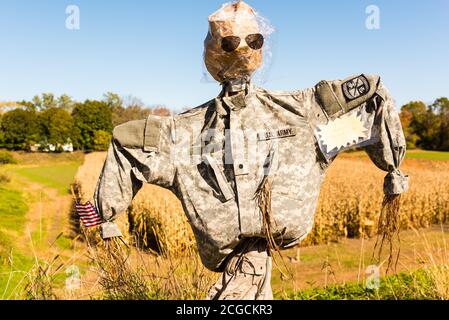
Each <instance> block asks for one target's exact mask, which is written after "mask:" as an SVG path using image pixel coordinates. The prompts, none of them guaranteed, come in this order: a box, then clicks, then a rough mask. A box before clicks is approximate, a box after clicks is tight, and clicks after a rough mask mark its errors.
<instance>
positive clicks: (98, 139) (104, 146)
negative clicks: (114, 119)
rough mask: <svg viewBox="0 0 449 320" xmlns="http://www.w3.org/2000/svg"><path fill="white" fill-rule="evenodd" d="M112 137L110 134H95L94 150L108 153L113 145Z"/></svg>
mask: <svg viewBox="0 0 449 320" xmlns="http://www.w3.org/2000/svg"><path fill="white" fill-rule="evenodd" d="M111 139H112V135H111V134H110V133H109V132H106V131H103V130H98V131H95V134H94V150H95V151H106V150H108V148H109V144H110V143H111Z"/></svg>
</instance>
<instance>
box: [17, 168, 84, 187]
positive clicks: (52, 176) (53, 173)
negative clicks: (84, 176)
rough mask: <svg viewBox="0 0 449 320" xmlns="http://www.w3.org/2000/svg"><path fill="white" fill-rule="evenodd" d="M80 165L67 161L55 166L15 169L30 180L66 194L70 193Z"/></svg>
mask: <svg viewBox="0 0 449 320" xmlns="http://www.w3.org/2000/svg"><path fill="white" fill-rule="evenodd" d="M78 166H79V164H78V163H65V164H56V165H53V166H41V167H30V168H17V169H15V170H14V171H15V172H16V173H18V174H19V175H21V176H22V177H25V178H26V179H28V180H30V181H33V182H36V183H40V184H42V185H45V186H47V187H50V188H54V189H57V190H58V192H59V194H61V195H64V194H67V193H68V191H69V186H70V184H71V183H73V180H74V177H75V174H76V171H77V170H78Z"/></svg>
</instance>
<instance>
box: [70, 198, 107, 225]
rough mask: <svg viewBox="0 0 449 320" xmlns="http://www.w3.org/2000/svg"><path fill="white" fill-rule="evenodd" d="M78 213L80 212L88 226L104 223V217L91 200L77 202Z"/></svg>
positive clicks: (82, 219)
mask: <svg viewBox="0 0 449 320" xmlns="http://www.w3.org/2000/svg"><path fill="white" fill-rule="evenodd" d="M76 213H78V215H79V217H80V219H81V221H82V222H83V225H84V226H85V227H87V228H89V227H94V226H98V225H99V224H102V223H103V219H102V218H101V217H100V215H99V214H98V212H97V210H96V209H95V207H94V206H93V205H92V203H90V201H88V202H86V204H77V205H76Z"/></svg>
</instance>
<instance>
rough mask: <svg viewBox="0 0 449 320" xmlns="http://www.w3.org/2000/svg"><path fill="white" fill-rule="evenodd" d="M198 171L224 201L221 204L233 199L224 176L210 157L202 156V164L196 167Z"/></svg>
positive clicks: (232, 193) (207, 155)
mask: <svg viewBox="0 0 449 320" xmlns="http://www.w3.org/2000/svg"><path fill="white" fill-rule="evenodd" d="M198 170H199V172H200V174H201V176H202V177H203V178H204V179H205V180H206V182H207V183H208V184H209V185H211V187H213V189H214V190H215V191H216V192H217V193H219V195H220V196H221V197H222V198H223V200H224V201H222V202H227V201H229V200H231V199H233V198H234V192H233V191H232V188H231V187H230V185H229V184H228V182H227V179H226V176H225V175H224V173H223V171H222V170H220V167H219V166H218V163H217V161H216V160H215V159H214V158H213V157H212V156H211V155H209V154H204V155H203V156H202V162H201V163H200V164H199V165H198Z"/></svg>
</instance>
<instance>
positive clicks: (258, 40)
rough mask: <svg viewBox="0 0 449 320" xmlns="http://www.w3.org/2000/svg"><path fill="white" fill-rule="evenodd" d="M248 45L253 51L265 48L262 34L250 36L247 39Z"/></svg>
mask: <svg viewBox="0 0 449 320" xmlns="http://www.w3.org/2000/svg"><path fill="white" fill-rule="evenodd" d="M245 40H246V43H247V44H248V47H250V48H251V49H253V50H259V49H261V48H262V47H263V43H264V38H263V35H261V34H260V33H255V34H250V35H249V36H247V37H246V39H245Z"/></svg>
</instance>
